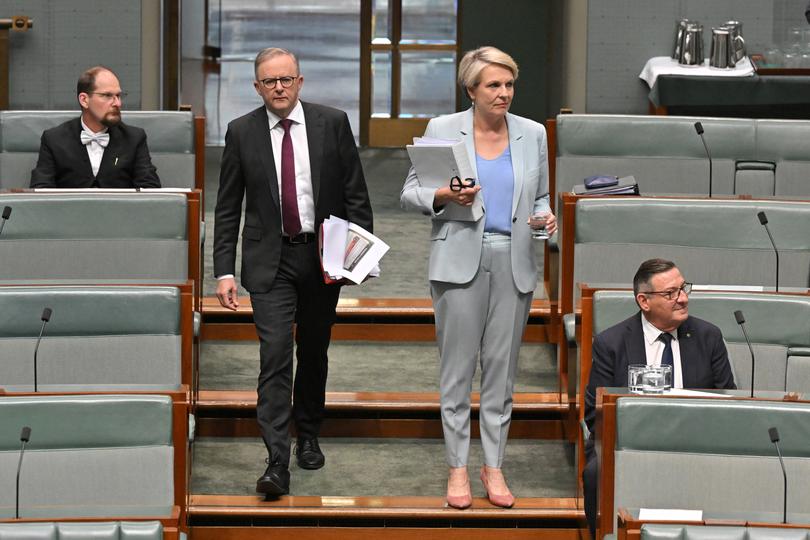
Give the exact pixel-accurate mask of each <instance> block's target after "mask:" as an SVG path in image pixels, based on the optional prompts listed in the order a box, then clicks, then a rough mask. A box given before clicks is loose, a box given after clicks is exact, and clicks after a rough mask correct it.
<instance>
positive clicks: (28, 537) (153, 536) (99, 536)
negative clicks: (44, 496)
mask: <svg viewBox="0 0 810 540" xmlns="http://www.w3.org/2000/svg"><path fill="white" fill-rule="evenodd" d="M87 539H93V540H163V525H162V524H161V523H160V522H159V521H107V522H86V523H72V522H61V523H58V522H57V523H0V540H87Z"/></svg>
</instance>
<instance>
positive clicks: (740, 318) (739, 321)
mask: <svg viewBox="0 0 810 540" xmlns="http://www.w3.org/2000/svg"><path fill="white" fill-rule="evenodd" d="M734 318H735V319H737V324H739V325H740V328H741V329H742V333H743V336H745V342H746V343H747V344H748V350H749V351H751V397H754V367H756V364H755V360H754V349H753V347H751V340H750V339H748V332H746V331H745V317H743V312H742V311H740V310H737V311H735V312H734Z"/></svg>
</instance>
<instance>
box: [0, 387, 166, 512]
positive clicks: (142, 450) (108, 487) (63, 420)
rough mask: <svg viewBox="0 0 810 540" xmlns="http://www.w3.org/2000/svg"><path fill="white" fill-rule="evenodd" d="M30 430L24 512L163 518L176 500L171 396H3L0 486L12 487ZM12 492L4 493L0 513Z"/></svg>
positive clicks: (23, 484)
mask: <svg viewBox="0 0 810 540" xmlns="http://www.w3.org/2000/svg"><path fill="white" fill-rule="evenodd" d="M23 426H29V427H30V428H31V438H30V442H29V443H28V445H27V450H26V453H25V459H24V462H23V465H22V472H21V477H20V516H21V517H39V518H53V519H58V518H62V517H78V516H82V517H98V516H164V515H169V514H170V513H171V508H172V505H173V501H174V482H173V475H174V450H173V446H172V401H171V398H170V397H168V396H159V395H78V396H64V395H62V396H15V397H11V396H5V397H0V485H4V486H13V485H14V477H15V471H16V466H17V459H18V454H19V448H20V441H19V433H20V430H21V428H22V427H23ZM13 513H14V490H13V489H3V490H0V517H10V516H12V515H13Z"/></svg>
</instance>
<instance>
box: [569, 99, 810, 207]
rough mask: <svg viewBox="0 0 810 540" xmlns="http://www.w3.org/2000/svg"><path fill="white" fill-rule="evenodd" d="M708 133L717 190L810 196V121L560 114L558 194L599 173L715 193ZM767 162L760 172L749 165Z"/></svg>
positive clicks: (646, 186) (645, 187) (666, 190)
mask: <svg viewBox="0 0 810 540" xmlns="http://www.w3.org/2000/svg"><path fill="white" fill-rule="evenodd" d="M698 121H699V122H701V123H702V124H703V127H704V130H705V132H704V135H703V136H704V138H705V140H706V144H707V145H708V147H709V149H710V152H711V155H712V161H713V189H712V192H713V193H714V194H718V195H721V194H726V195H729V194H734V193H736V194H752V195H755V196H762V195H776V196H784V197H801V198H810V156H808V153H807V149H806V141H807V140H810V122H808V121H805V120H757V119H748V118H698V117H679V116H637V115H598V114H563V115H559V116H558V117H557V170H556V189H557V193H562V192H565V191H571V188H572V187H573V186H574V185H576V184H581V183H582V180H583V179H584V178H585V177H587V176H590V175H593V174H614V175H617V176H625V175H633V176H635V177H636V181H637V182H638V183H639V188H640V190H641V193H642V194H673V193H678V194H695V195H705V194H708V192H709V174H708V173H709V171H708V160H707V157H706V150H705V148H704V147H703V143H702V141H701V140H700V137H699V136H698V135H697V133H696V131H695V127H694V124H695V122H698ZM757 162H758V163H760V164H761V165H763V166H767V169H764V168H761V171H760V172H759V173H756V174H754V173H750V172H748V171H744V172H741V171H740V169H747V168H748V167H747V166H746V165H742V166H741V164H745V163H747V164H754V163H757Z"/></svg>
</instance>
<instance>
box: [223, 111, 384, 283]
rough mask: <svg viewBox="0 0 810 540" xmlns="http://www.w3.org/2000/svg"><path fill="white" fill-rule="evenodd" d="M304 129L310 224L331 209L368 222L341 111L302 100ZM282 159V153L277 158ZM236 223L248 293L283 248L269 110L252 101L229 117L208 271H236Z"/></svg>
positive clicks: (272, 269)
mask: <svg viewBox="0 0 810 540" xmlns="http://www.w3.org/2000/svg"><path fill="white" fill-rule="evenodd" d="M301 105H302V106H303V109H304V118H305V124H306V129H307V142H308V147H309V162H310V169H311V173H312V192H313V198H314V201H315V226H316V227H320V224H321V223H322V222H323V220H324V219H326V218H328V217H329V215H330V214H332V215H335V216H337V217H340V218H343V219H347V220H349V221H351V222H353V223H356V224H358V225H360V226H361V227H364V228H365V229H367V230H369V231H371V230H372V214H371V203H370V202H369V198H368V191H367V189H366V181H365V178H364V177H363V169H362V166H361V164H360V156H359V155H358V153H357V146H356V145H355V143H354V136H353V135H352V131H351V127H350V126H349V119H348V117H347V116H346V113H344V112H343V111H340V110H337V109H333V108H331V107H325V106H323V105H314V104H311V103H304V102H301ZM279 159H280V158H279ZM243 198H245V226H244V229H243V230H242V272H241V278H242V284H243V285H244V287H245V288H246V289H247V290H248V291H250V292H252V293H261V292H267V291H268V290H270V288H271V286H272V284H273V280H274V279H275V276H276V271H277V270H278V262H279V257H280V255H281V232H282V229H281V210H280V202H279V189H278V179H277V177H276V167H275V161H274V156H273V146H272V143H271V139H270V129H269V125H268V119H267V111H266V109H265V107H264V105H262V106H261V107H259V108H258V109H256V110H254V111H252V112H250V113H248V114H246V115H244V116H242V117H240V118H237V119H236V120H234V121H232V122H231V123H230V124H228V131H227V133H226V134H225V150H224V151H223V154H222V168H221V170H220V176H219V192H218V195H217V206H216V212H215V221H214V274H215V275H217V276H222V275H225V274H234V273H235V272H234V270H235V265H236V243H237V239H238V234H239V223H240V218H241V215H242V199H243Z"/></svg>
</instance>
